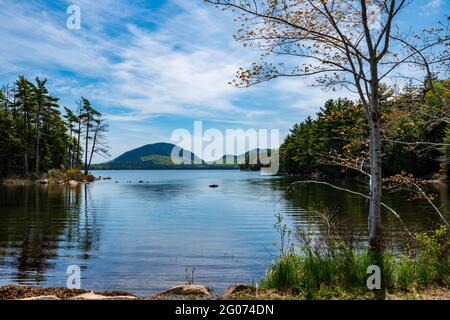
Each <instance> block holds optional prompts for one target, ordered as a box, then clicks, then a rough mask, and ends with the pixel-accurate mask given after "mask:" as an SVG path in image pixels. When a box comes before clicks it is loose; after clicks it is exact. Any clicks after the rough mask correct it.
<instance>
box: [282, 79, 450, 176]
mask: <svg viewBox="0 0 450 320" xmlns="http://www.w3.org/2000/svg"><path fill="white" fill-rule="evenodd" d="M431 86H432V88H431ZM432 89H433V90H432ZM396 90H397V89H396V88H388V87H386V86H384V88H383V90H382V94H381V96H380V103H381V125H382V140H383V161H382V163H383V172H384V175H387V176H390V175H394V174H397V173H400V172H402V171H403V172H408V173H411V174H413V175H415V176H419V177H431V176H433V175H434V176H437V175H439V176H440V177H444V176H445V175H446V174H447V172H448V160H449V158H448V157H449V150H450V149H449V146H447V144H448V143H449V142H450V127H449V120H450V118H449V114H450V80H445V81H434V82H433V83H432V84H426V83H425V84H423V85H420V86H417V85H411V84H410V85H408V86H406V87H405V88H404V89H402V90H401V91H400V93H397V94H396V93H395V91H396ZM368 131H369V130H368V127H367V121H366V119H365V113H364V110H363V107H362V105H361V104H359V103H358V102H354V101H350V100H347V99H338V100H329V101H327V102H326V103H325V105H324V106H323V107H322V108H321V109H320V111H319V112H318V113H317V114H316V116H315V117H314V118H311V117H308V118H307V119H306V120H304V121H302V122H300V123H298V124H296V125H295V126H294V127H293V128H292V129H291V131H290V134H289V135H288V136H287V137H286V138H285V140H284V143H283V144H282V146H281V147H280V157H281V160H280V161H281V170H282V171H283V172H284V173H286V174H292V175H333V176H336V175H339V176H343V175H345V176H348V175H357V174H360V171H363V170H358V169H366V168H367V166H368V152H369V150H368V138H367V137H368V136H369V133H368Z"/></svg>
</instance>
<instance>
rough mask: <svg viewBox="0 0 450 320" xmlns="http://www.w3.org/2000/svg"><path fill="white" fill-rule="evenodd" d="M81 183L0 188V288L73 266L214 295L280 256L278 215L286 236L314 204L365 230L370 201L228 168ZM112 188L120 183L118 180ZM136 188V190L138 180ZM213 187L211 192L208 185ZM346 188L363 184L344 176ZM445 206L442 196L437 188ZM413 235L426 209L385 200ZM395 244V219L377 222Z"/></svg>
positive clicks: (112, 279) (132, 288)
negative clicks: (204, 288) (188, 280)
mask: <svg viewBox="0 0 450 320" xmlns="http://www.w3.org/2000/svg"><path fill="white" fill-rule="evenodd" d="M94 174H95V175H96V176H99V175H100V176H102V177H112V180H102V181H97V182H94V183H91V184H89V185H79V186H78V187H69V186H66V185H33V186H12V185H8V186H6V185H1V186H0V285H5V284H10V283H19V284H39V285H43V286H65V285H66V279H67V274H66V269H67V267H68V266H69V265H79V266H80V267H81V270H82V273H81V275H82V282H81V286H82V288H86V289H93V290H113V289H114V290H125V291H129V292H133V293H135V294H139V295H150V294H153V293H156V292H158V291H161V290H165V289H167V288H169V287H170V286H172V285H174V284H180V283H184V282H185V274H186V270H187V271H188V272H189V273H191V272H192V270H193V268H195V271H194V281H195V282H196V283H202V284H205V285H208V286H210V287H211V288H213V289H214V291H215V292H217V293H220V292H221V291H222V290H223V289H225V288H226V287H228V286H229V285H230V284H233V283H237V282H239V283H250V282H253V281H257V280H258V279H260V278H261V277H262V276H264V273H265V271H266V269H267V267H268V265H269V264H270V263H271V261H272V260H273V259H274V258H275V257H276V256H277V254H278V252H279V251H278V249H277V247H276V246H275V245H274V243H277V241H279V235H278V234H277V232H276V230H275V228H274V226H273V225H274V223H275V217H274V215H275V214H276V213H280V214H282V215H283V216H284V217H285V222H286V224H287V225H288V227H289V228H290V229H291V230H292V231H293V232H294V234H295V231H296V230H298V229H299V228H310V229H311V230H315V229H318V228H320V223H319V222H318V221H317V219H314V217H311V215H310V214H309V213H308V208H310V207H311V206H313V205H314V204H319V203H322V204H323V205H325V206H328V207H331V208H336V210H338V212H339V214H340V215H342V216H343V217H345V218H346V219H348V221H349V223H351V224H352V225H354V226H355V228H356V229H358V230H360V231H361V232H362V233H363V237H362V241H363V242H364V235H365V230H366V225H367V201H366V200H365V199H361V198H358V196H356V195H352V194H348V193H345V192H339V191H337V190H334V189H331V188H329V187H327V186H324V185H307V186H302V187H300V188H298V189H296V190H294V191H293V192H287V188H288V186H289V185H290V183H291V182H292V179H287V178H283V177H270V176H261V175H260V174H259V173H258V172H240V171H237V170H167V171H164V170H161V171H159V170H154V171H127V170H124V171H96V172H94ZM116 181H117V182H116ZM139 181H143V183H139ZM210 184H218V185H219V187H218V188H210V187H209V185H210ZM339 184H341V185H344V186H346V187H348V188H352V189H354V190H359V191H361V190H364V185H363V182H358V181H347V182H345V181H341V182H339ZM438 192H440V193H441V196H442V198H443V199H444V201H447V198H448V191H447V189H446V188H440V189H439V190H438ZM385 202H387V203H389V204H390V205H392V206H393V207H394V208H395V209H396V210H397V211H398V212H399V213H400V214H401V216H402V219H403V220H404V221H405V223H406V224H407V225H408V226H409V227H411V228H413V229H414V230H426V229H428V228H430V227H431V226H433V224H435V223H436V222H438V221H439V220H438V219H437V217H436V215H435V213H434V212H433V211H432V209H430V207H428V206H427V205H426V204H425V203H422V202H418V201H409V200H407V195H406V194H403V193H396V194H392V195H388V196H386V197H385ZM383 221H384V222H385V223H386V227H387V228H389V230H391V233H390V235H389V237H390V238H391V240H392V243H393V244H394V245H397V246H398V247H399V248H400V249H401V245H400V242H399V239H400V238H401V236H400V232H399V230H398V227H397V224H396V223H395V220H393V219H391V218H390V216H389V214H388V213H385V214H384V215H383Z"/></svg>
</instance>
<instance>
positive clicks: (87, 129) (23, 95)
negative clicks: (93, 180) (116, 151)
mask: <svg viewBox="0 0 450 320" xmlns="http://www.w3.org/2000/svg"><path fill="white" fill-rule="evenodd" d="M58 100H59V99H58V98H57V97H55V96H54V95H53V94H52V93H50V92H49V89H48V88H47V80H46V79H39V78H36V79H35V81H34V82H32V81H29V80H28V79H26V78H25V77H24V76H19V78H18V80H17V81H16V82H14V84H13V85H7V86H4V87H2V88H1V89H0V163H1V166H0V178H4V177H30V178H39V177H41V175H42V174H46V173H47V172H48V171H49V170H51V169H61V170H66V169H71V170H73V171H79V169H80V168H81V169H83V170H84V171H85V174H87V173H88V172H89V166H90V164H91V161H92V157H93V155H94V154H101V155H105V154H107V152H108V149H107V146H106V144H105V138H104V136H103V133H104V132H106V131H107V124H106V123H105V120H104V118H103V117H102V114H101V113H100V112H98V111H97V110H96V109H95V108H94V107H93V106H92V105H91V103H90V102H89V100H88V99H86V98H84V97H82V98H81V99H80V101H79V102H78V103H77V104H78V105H77V107H76V108H75V109H71V108H68V107H64V115H63V114H62V113H61V110H60V109H61V106H60V105H59V103H58Z"/></svg>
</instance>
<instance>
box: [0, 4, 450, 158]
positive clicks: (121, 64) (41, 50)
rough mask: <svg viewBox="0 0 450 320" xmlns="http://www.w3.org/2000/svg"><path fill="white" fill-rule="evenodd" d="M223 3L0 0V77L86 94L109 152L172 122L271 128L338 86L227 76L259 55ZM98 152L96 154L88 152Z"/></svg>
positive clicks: (412, 23)
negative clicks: (100, 119) (71, 17)
mask: <svg viewBox="0 0 450 320" xmlns="http://www.w3.org/2000/svg"><path fill="white" fill-rule="evenodd" d="M71 4H76V5H78V6H79V7H80V8H81V14H82V16H81V26H82V28H81V30H69V29H68V28H66V19H67V14H66V9H67V7H68V6H69V5H71ZM446 13H447V14H448V13H450V1H447V0H431V1H425V0H416V1H415V2H414V4H413V5H411V6H410V7H409V8H408V10H407V11H406V12H405V14H404V16H402V18H401V20H400V23H401V24H402V25H403V27H405V28H412V29H415V28H420V27H422V26H427V25H429V24H430V23H432V22H436V21H437V20H438V19H441V20H443V19H444V17H445V14H446ZM230 14H231V13H224V12H222V11H220V10H217V9H215V8H214V7H211V6H209V5H206V4H205V3H204V2H203V1H202V0H164V1H154V0H134V1H120V0H97V1H92V0H91V1H89V0H81V1H57V0H46V1H44V0H40V1H10V0H0V21H3V23H2V27H1V28H0V39H2V40H1V41H0V65H1V68H0V83H1V84H7V83H11V82H13V81H14V80H15V79H16V78H17V76H18V75H19V74H24V75H25V76H27V77H29V78H35V77H36V76H39V77H44V78H48V85H49V87H50V88H51V90H52V92H54V93H55V95H57V96H58V97H60V98H61V100H60V101H61V104H62V105H64V106H69V107H70V106H71V107H73V108H74V107H75V100H77V99H78V98H79V97H80V96H84V97H87V98H89V99H90V100H91V102H92V104H93V105H94V106H96V107H97V108H98V109H99V110H100V111H101V112H103V113H104V114H105V116H106V117H107V118H108V120H109V123H110V132H109V134H108V138H109V141H110V145H111V147H112V150H111V154H112V157H115V156H117V155H119V154H121V153H122V152H124V151H127V150H129V149H132V148H135V147H139V146H141V145H144V144H147V143H154V142H159V141H166V142H169V141H170V136H171V133H172V131H173V130H175V129H178V128H185V129H188V130H191V131H192V130H193V121H194V120H203V122H204V128H205V129H207V128H218V129H220V130H225V129H226V128H242V129H247V128H255V129H258V128H265V129H272V128H274V129H280V130H281V134H282V136H284V135H285V134H286V133H287V132H288V130H289V128H290V127H292V125H293V124H294V123H296V122H299V121H301V120H303V119H304V118H305V117H306V116H308V115H313V114H314V113H315V112H316V111H317V110H318V109H319V107H320V106H321V105H323V103H324V102H325V101H326V100H327V99H329V98H334V97H338V96H345V95H348V93H346V92H323V91H321V90H320V89H319V88H312V87H311V86H309V83H308V82H306V81H305V80H301V79H295V80H293V79H278V80H276V81H273V82H270V83H266V84H262V85H259V86H255V87H252V88H248V89H238V88H234V87H232V86H230V85H228V84H227V83H228V81H230V80H232V79H233V77H234V75H235V72H236V70H237V69H238V68H239V67H240V66H246V65H249V64H250V63H251V62H253V61H255V60H256V59H257V58H258V52H256V51H254V50H252V49H249V48H244V47H243V46H242V45H241V44H239V43H236V42H235V41H234V39H233V37H232V35H233V33H234V31H235V30H236V28H237V25H236V23H235V22H234V21H233V17H232V16H231V15H230ZM96 160H97V161H100V160H102V159H96Z"/></svg>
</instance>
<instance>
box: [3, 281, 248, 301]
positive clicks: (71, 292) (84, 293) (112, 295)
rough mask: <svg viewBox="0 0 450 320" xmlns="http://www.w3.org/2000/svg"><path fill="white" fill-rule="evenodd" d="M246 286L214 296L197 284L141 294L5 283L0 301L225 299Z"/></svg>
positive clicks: (243, 289) (242, 290) (238, 286)
mask: <svg viewBox="0 0 450 320" xmlns="http://www.w3.org/2000/svg"><path fill="white" fill-rule="evenodd" d="M254 290H255V289H254V288H253V287H250V286H246V285H234V286H231V287H229V288H228V289H227V290H225V291H224V292H223V293H222V294H221V295H215V294H214V293H213V292H212V291H211V290H210V289H209V288H207V287H206V286H204V285H200V284H189V285H177V286H174V287H172V288H170V289H167V290H165V291H163V292H160V293H157V294H153V295H151V296H147V297H141V296H137V295H134V294H131V293H129V292H125V291H89V290H84V289H67V288H61V287H49V288H45V287H40V286H24V285H6V286H3V287H0V300H186V299H189V300H191V299H204V300H208V299H227V298H230V297H231V296H232V295H233V294H236V293H238V292H244V291H245V292H252V291H254Z"/></svg>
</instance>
